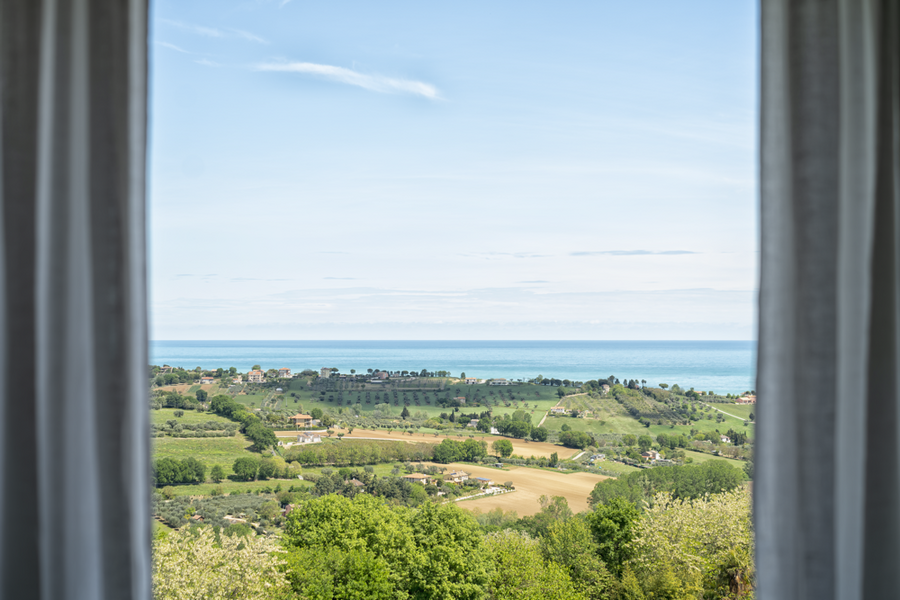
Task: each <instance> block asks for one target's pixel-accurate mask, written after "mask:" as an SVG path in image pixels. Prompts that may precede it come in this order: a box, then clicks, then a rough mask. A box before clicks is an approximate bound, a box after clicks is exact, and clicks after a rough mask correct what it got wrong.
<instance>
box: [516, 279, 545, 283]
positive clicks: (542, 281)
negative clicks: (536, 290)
mask: <svg viewBox="0 0 900 600" xmlns="http://www.w3.org/2000/svg"><path fill="white" fill-rule="evenodd" d="M516 283H550V282H549V281H546V280H544V279H534V280H531V281H517V282H516Z"/></svg>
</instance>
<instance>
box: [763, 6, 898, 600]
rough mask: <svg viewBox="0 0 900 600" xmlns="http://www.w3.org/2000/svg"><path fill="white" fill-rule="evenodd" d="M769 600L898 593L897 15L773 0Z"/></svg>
mask: <svg viewBox="0 0 900 600" xmlns="http://www.w3.org/2000/svg"><path fill="white" fill-rule="evenodd" d="M761 8H762V13H761V28H762V40H761V53H762V55H761V59H762V61H761V148H760V150H761V164H760V168H761V200H762V206H761V233H762V244H761V249H762V250H761V252H762V256H761V283H760V305H759V308H760V313H759V369H758V382H757V388H756V389H757V392H758V397H759V404H760V406H759V409H758V414H759V421H758V437H757V444H756V452H757V456H756V482H755V489H754V498H755V505H754V510H755V518H756V529H757V567H758V577H759V579H758V597H759V598H762V599H766V600H769V599H776V598H777V599H781V598H783V599H785V600H788V599H789V600H806V599H809V600H813V599H815V600H827V599H829V598H835V599H838V598H839V599H841V600H854V599H859V598H872V599H874V598H896V597H898V596H900V518H898V515H900V406H898V401H900V398H898V389H900V381H898V377H900V361H898V351H897V347H898V339H900V333H898V332H900V330H898V314H900V303H898V298H900V293H898V291H900V271H898V256H900V167H898V157H900V143H898V140H900V45H898V35H900V8H898V2H897V1H896V0H852V1H851V0H762V5H761Z"/></svg>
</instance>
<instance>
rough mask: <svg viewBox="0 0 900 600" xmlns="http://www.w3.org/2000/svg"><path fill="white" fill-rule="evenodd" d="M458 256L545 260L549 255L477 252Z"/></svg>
mask: <svg viewBox="0 0 900 600" xmlns="http://www.w3.org/2000/svg"><path fill="white" fill-rule="evenodd" d="M460 256H466V257H475V258H484V259H492V258H547V257H548V256H550V255H549V254H532V253H530V252H477V253H474V254H460Z"/></svg>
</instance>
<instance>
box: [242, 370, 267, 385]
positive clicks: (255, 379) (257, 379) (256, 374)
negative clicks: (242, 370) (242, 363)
mask: <svg viewBox="0 0 900 600" xmlns="http://www.w3.org/2000/svg"><path fill="white" fill-rule="evenodd" d="M247 381H249V382H250V383H265V382H266V374H265V373H263V372H262V371H250V372H249V373H247Z"/></svg>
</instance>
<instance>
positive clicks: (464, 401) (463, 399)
mask: <svg viewBox="0 0 900 600" xmlns="http://www.w3.org/2000/svg"><path fill="white" fill-rule="evenodd" d="M454 400H456V401H457V402H459V403H460V404H465V403H466V397H465V396H457V397H456V398H454Z"/></svg>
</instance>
